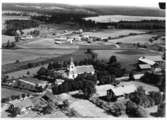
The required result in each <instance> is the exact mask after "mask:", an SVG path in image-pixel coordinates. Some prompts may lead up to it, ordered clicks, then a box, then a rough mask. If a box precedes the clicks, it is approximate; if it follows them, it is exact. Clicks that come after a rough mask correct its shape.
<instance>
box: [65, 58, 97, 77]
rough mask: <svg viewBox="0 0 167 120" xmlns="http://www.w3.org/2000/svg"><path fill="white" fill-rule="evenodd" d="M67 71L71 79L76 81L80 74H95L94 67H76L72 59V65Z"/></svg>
mask: <svg viewBox="0 0 167 120" xmlns="http://www.w3.org/2000/svg"><path fill="white" fill-rule="evenodd" d="M67 69H68V78H69V79H75V78H76V77H77V76H78V75H79V74H84V73H91V74H92V75H93V74H95V69H94V67H93V65H81V66H75V64H74V62H73V59H72V58H71V62H70V65H69V67H68V68H67Z"/></svg>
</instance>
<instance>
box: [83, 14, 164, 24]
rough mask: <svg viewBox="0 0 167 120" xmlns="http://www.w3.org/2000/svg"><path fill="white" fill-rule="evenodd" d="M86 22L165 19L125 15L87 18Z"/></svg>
mask: <svg viewBox="0 0 167 120" xmlns="http://www.w3.org/2000/svg"><path fill="white" fill-rule="evenodd" d="M85 19H86V20H93V21H95V22H101V23H107V22H119V21H141V20H165V17H146V16H127V15H103V16H97V17H87V18H85Z"/></svg>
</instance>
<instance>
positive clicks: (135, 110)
mask: <svg viewBox="0 0 167 120" xmlns="http://www.w3.org/2000/svg"><path fill="white" fill-rule="evenodd" d="M126 113H127V115H128V116H129V117H148V114H147V111H145V110H144V109H143V108H142V107H139V106H137V105H136V104H135V103H133V102H132V101H128V102H127V103H126Z"/></svg>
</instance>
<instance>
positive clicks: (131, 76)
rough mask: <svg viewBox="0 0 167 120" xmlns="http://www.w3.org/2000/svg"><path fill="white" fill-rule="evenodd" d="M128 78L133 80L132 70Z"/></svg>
mask: <svg viewBox="0 0 167 120" xmlns="http://www.w3.org/2000/svg"><path fill="white" fill-rule="evenodd" d="M129 80H135V78H134V72H133V71H131V72H130V73H129Z"/></svg>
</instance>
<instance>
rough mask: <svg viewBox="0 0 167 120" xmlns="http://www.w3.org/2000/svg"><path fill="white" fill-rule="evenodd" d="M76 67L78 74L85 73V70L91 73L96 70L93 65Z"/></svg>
mask: <svg viewBox="0 0 167 120" xmlns="http://www.w3.org/2000/svg"><path fill="white" fill-rule="evenodd" d="M76 69H77V73H78V74H81V73H84V72H87V73H89V72H94V71H95V69H94V67H93V65H82V66H76Z"/></svg>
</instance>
